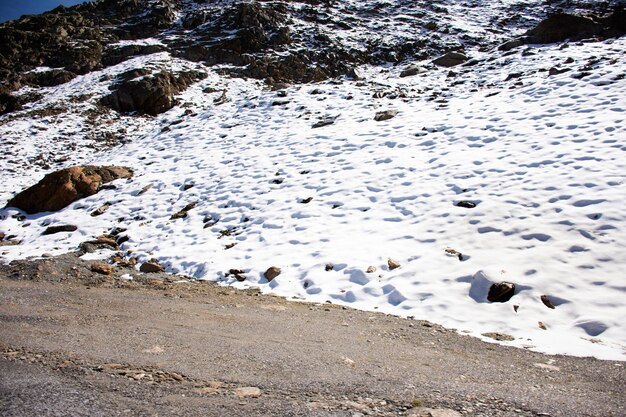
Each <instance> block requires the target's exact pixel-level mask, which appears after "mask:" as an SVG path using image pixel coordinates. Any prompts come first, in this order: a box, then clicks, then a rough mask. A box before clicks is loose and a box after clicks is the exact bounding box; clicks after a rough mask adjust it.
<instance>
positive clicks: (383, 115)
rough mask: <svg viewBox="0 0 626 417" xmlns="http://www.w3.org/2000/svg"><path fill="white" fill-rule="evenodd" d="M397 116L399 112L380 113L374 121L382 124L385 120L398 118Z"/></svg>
mask: <svg viewBox="0 0 626 417" xmlns="http://www.w3.org/2000/svg"><path fill="white" fill-rule="evenodd" d="M397 114H398V111H397V110H385V111H379V112H378V113H376V115H375V116H374V120H376V121H377V122H382V121H385V120H389V119H393V118H394V117H396V115H397Z"/></svg>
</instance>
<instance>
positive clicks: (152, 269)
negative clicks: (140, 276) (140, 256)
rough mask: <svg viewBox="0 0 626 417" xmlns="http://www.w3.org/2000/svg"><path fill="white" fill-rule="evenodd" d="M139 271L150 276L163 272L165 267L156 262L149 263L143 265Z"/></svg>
mask: <svg viewBox="0 0 626 417" xmlns="http://www.w3.org/2000/svg"><path fill="white" fill-rule="evenodd" d="M139 271H141V272H144V273H147V274H150V273H156V272H163V271H164V269H163V267H162V266H161V265H160V264H159V263H158V262H156V261H148V262H144V263H143V264H141V266H140V267H139Z"/></svg>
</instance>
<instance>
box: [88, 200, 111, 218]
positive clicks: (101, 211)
mask: <svg viewBox="0 0 626 417" xmlns="http://www.w3.org/2000/svg"><path fill="white" fill-rule="evenodd" d="M109 207H111V204H110V203H105V204H103V205H101V206H100V207H98V208H97V209H95V210H94V211H93V212H92V213H91V217H96V216H100V215H102V214H104V213H105V212H106V211H107V210H108V209H109Z"/></svg>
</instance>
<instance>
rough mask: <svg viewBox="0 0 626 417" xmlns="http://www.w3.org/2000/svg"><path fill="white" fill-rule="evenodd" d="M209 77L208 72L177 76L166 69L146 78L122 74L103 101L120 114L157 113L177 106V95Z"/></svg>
mask: <svg viewBox="0 0 626 417" xmlns="http://www.w3.org/2000/svg"><path fill="white" fill-rule="evenodd" d="M204 77H206V74H205V73H201V72H197V71H188V72H182V73H173V72H171V71H167V70H163V71H161V72H158V73H156V74H152V75H146V74H145V71H136V70H134V71H130V72H128V73H125V74H122V76H120V78H119V79H118V82H116V83H115V84H114V85H113V87H112V88H113V89H114V90H113V92H112V93H111V94H109V95H107V96H104V97H103V98H102V99H101V103H102V104H103V105H105V106H107V107H110V108H112V109H114V110H117V111H119V112H137V113H140V114H149V115H152V116H156V115H157V114H160V113H163V112H166V111H167V110H169V109H171V108H172V107H174V105H176V99H175V98H174V96H175V95H176V94H178V93H180V92H182V91H184V90H185V89H186V88H187V87H188V86H189V85H191V84H192V83H194V82H196V81H198V80H200V79H202V78H204Z"/></svg>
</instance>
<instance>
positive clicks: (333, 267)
mask: <svg viewBox="0 0 626 417" xmlns="http://www.w3.org/2000/svg"><path fill="white" fill-rule="evenodd" d="M333 269H335V265H333V264H326V266H325V267H324V270H325V271H332V270H333Z"/></svg>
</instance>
